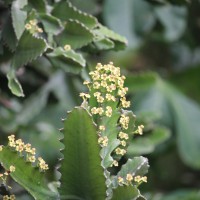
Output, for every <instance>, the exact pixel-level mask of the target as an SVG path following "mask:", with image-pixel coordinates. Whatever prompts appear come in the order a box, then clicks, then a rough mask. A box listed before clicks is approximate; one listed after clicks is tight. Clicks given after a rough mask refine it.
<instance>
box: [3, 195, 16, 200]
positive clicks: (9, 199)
mask: <svg viewBox="0 0 200 200" xmlns="http://www.w3.org/2000/svg"><path fill="white" fill-rule="evenodd" d="M15 199H16V198H15V195H14V194H12V195H10V196H8V195H4V196H3V200H15Z"/></svg>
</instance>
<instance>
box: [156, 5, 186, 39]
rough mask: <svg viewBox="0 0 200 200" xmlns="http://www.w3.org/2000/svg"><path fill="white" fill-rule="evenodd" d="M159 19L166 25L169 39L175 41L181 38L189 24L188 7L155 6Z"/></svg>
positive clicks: (165, 33) (165, 34)
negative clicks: (187, 18)
mask: <svg viewBox="0 0 200 200" xmlns="http://www.w3.org/2000/svg"><path fill="white" fill-rule="evenodd" d="M155 11H156V15H157V17H158V20H160V22H161V24H162V25H163V26H164V29H165V31H164V36H165V38H166V39H167V40H169V41H175V40H177V39H178V38H180V37H181V36H182V35H183V34H184V32H185V29H186V26H187V20H186V17H187V9H186V7H183V6H182V7H180V6H172V5H169V4H168V5H164V6H160V7H157V8H155Z"/></svg>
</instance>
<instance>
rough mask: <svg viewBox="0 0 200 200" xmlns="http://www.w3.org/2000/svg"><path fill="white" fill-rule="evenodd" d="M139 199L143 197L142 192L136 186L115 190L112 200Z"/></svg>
mask: <svg viewBox="0 0 200 200" xmlns="http://www.w3.org/2000/svg"><path fill="white" fill-rule="evenodd" d="M139 197H141V195H140V192H139V190H138V189H137V188H136V187H135V186H124V187H121V186H119V187H118V188H117V189H115V190H113V197H112V200H137V199H138V198H139ZM140 199H141V200H142V199H143V198H142V197H141V198H140ZM138 200H139V199H138Z"/></svg>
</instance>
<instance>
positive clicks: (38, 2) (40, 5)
mask: <svg viewBox="0 0 200 200" xmlns="http://www.w3.org/2000/svg"><path fill="white" fill-rule="evenodd" d="M28 3H29V4H30V5H31V6H32V7H33V8H35V9H36V10H37V11H38V12H41V13H45V12H46V1H45V0H28Z"/></svg>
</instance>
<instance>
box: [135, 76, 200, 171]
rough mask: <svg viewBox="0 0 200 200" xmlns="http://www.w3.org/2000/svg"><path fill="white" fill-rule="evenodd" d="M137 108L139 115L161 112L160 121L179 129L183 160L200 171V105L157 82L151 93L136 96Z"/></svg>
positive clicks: (170, 87) (179, 146)
mask: <svg viewBox="0 0 200 200" xmlns="http://www.w3.org/2000/svg"><path fill="white" fill-rule="evenodd" d="M134 108H135V110H136V111H140V112H142V111H146V112H147V111H151V112H155V113H159V114H160V116H162V118H161V120H160V122H161V123H162V124H164V125H167V126H169V127H170V128H173V129H174V128H175V130H176V134H177V144H178V149H179V152H180V156H181V158H182V160H183V161H184V162H185V163H186V164H187V165H189V166H191V167H193V168H196V169H199V168H200V157H199V151H200V134H199V122H198V120H197V119H199V118H200V107H199V105H197V104H196V103H195V102H193V101H192V100H190V99H189V98H187V97H186V96H184V95H183V94H181V93H180V92H179V91H178V90H176V89H175V88H174V87H173V86H172V85H170V84H168V83H167V82H164V81H163V80H161V79H158V80H157V82H156V84H155V86H154V87H152V89H151V90H149V91H148V92H146V93H140V94H139V95H137V96H135V106H134Z"/></svg>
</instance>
